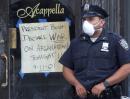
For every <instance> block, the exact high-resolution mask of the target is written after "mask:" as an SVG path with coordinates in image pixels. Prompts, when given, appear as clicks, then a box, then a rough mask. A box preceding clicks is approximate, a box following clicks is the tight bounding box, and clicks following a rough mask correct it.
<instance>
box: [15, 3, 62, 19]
mask: <svg viewBox="0 0 130 99" xmlns="http://www.w3.org/2000/svg"><path fill="white" fill-rule="evenodd" d="M39 6H40V3H38V4H37V5H35V6H34V7H33V8H32V7H26V8H25V9H19V10H17V16H18V17H19V18H26V17H31V18H34V17H36V16H37V15H43V16H48V17H49V16H50V15H51V14H64V8H63V7H61V5H60V4H56V6H55V7H54V8H39Z"/></svg>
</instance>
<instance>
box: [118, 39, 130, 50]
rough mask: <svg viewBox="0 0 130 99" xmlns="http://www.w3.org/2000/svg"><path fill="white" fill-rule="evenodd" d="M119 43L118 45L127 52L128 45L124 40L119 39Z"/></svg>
mask: <svg viewBox="0 0 130 99" xmlns="http://www.w3.org/2000/svg"><path fill="white" fill-rule="evenodd" d="M119 43H120V45H121V46H122V47H123V48H124V49H125V50H129V45H128V43H127V42H126V40H125V39H121V40H120V41H119Z"/></svg>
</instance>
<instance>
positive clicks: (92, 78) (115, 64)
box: [59, 30, 130, 90]
mask: <svg viewBox="0 0 130 99" xmlns="http://www.w3.org/2000/svg"><path fill="white" fill-rule="evenodd" d="M59 62H60V63H61V64H63V65H64V66H66V67H68V68H70V69H71V70H73V71H74V72H75V76H76V78H77V79H78V80H79V81H80V83H81V84H83V85H84V86H85V88H86V89H87V90H91V88H92V87H93V86H94V85H95V84H97V83H99V82H102V81H104V80H105V79H106V78H108V77H110V76H111V75H113V74H114V73H115V72H116V71H117V69H119V68H120V66H122V65H124V64H127V63H130V50H129V47H128V44H127V42H126V41H125V40H124V39H123V38H122V37H121V36H118V35H117V34H115V33H108V32H106V31H105V30H103V32H102V33H101V35H100V37H99V38H98V39H97V40H96V41H95V42H92V41H91V40H90V37H89V36H88V35H87V34H84V33H82V34H81V35H80V36H78V37H77V38H75V39H74V40H72V41H71V44H70V46H69V48H68V49H67V51H66V52H65V53H64V54H63V55H62V57H61V58H60V60H59Z"/></svg>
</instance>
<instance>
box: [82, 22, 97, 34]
mask: <svg viewBox="0 0 130 99" xmlns="http://www.w3.org/2000/svg"><path fill="white" fill-rule="evenodd" d="M82 28H83V31H84V33H86V34H87V35H89V36H92V35H93V34H94V32H95V29H94V26H93V25H92V24H91V23H89V22H88V21H84V22H83V25H82Z"/></svg>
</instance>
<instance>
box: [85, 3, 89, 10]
mask: <svg viewBox="0 0 130 99" xmlns="http://www.w3.org/2000/svg"><path fill="white" fill-rule="evenodd" d="M88 10H89V4H87V3H86V4H85V5H84V11H88Z"/></svg>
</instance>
